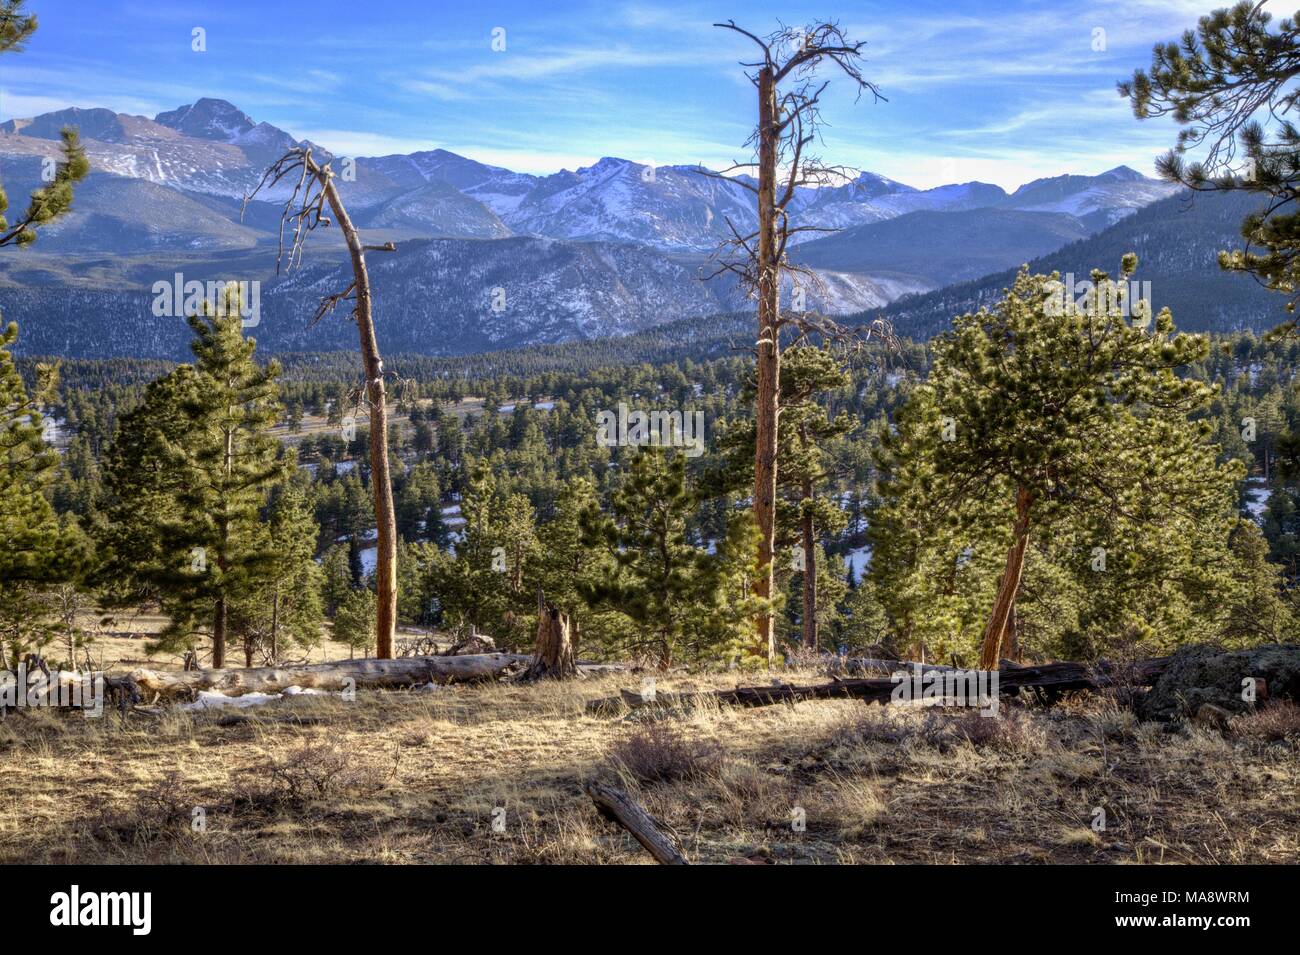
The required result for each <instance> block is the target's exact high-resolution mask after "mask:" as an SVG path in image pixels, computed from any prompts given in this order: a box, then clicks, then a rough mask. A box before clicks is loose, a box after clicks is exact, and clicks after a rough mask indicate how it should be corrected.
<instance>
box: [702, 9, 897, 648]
mask: <svg viewBox="0 0 1300 955" xmlns="http://www.w3.org/2000/svg"><path fill="white" fill-rule="evenodd" d="M714 26H717V27H721V28H723V29H727V30H733V31H735V32H736V33H739V34H740V35H741V36H745V37H748V38H749V39H750V40H752V41H753V42H754V44H755V45H756V46H757V47H758V49H759V52H760V56H759V58H758V59H756V60H753V61H751V62H742V63H741V66H743V67H744V68H745V69H746V70H747V73H746V75H747V76H748V77H749V80H750V82H751V83H753V84H754V87H755V89H756V90H757V91H758V125H757V127H756V128H755V129H754V132H753V134H752V135H751V137H750V139H749V142H748V143H746V145H747V146H751V147H752V148H753V150H754V153H755V157H756V158H755V160H754V161H752V162H746V163H733V164H732V166H731V167H729V168H728V169H725V170H722V171H721V172H720V173H712V174H711V175H716V176H728V175H729V174H731V173H734V172H741V171H745V170H751V171H752V170H753V169H754V168H755V167H756V168H757V170H758V178H757V182H756V183H753V182H749V181H747V180H746V179H740V178H728V181H729V182H732V183H735V184H737V185H741V186H743V187H745V188H746V189H749V190H750V191H751V192H753V193H754V194H755V196H756V198H757V206H758V217H757V228H755V229H754V230H752V231H750V232H748V233H747V234H744V233H742V232H741V231H740V229H738V228H737V227H736V225H735V224H734V223H733V222H731V221H730V219H728V220H727V228H728V230H729V231H730V233H731V239H730V240H729V241H728V242H727V244H726V246H725V247H724V248H725V252H724V255H723V261H721V263H720V265H719V267H718V269H717V270H716V271H715V272H714V273H713V274H712V275H711V276H709V277H710V278H713V277H715V276H717V275H720V274H723V273H726V272H730V273H732V274H735V275H736V276H738V277H739V279H740V281H741V284H742V286H744V287H745V288H746V289H747V290H748V291H749V293H750V294H751V295H752V296H753V297H754V298H756V299H757V301H758V339H757V342H756V349H757V373H756V377H757V392H756V397H755V409H754V410H755V421H756V426H757V440H756V442H755V447H754V504H753V508H754V521H755V523H756V524H757V526H758V531H759V545H758V567H757V574H756V580H755V586H754V592H755V594H756V595H757V596H758V597H759V598H761V599H762V600H764V601H765V602H766V601H769V600H770V599H771V597H772V590H773V586H774V581H773V557H774V551H775V546H776V492H777V481H776V471H777V460H776V457H777V419H778V415H779V414H780V402H779V393H780V388H781V331H782V329H783V328H784V327H786V326H787V325H792V324H793V325H795V326H796V327H797V330H798V333H799V334H800V335H801V336H802V335H805V334H810V333H817V334H822V335H831V336H837V335H839V334H840V333H842V330H841V329H839V328H838V327H837V326H836V327H832V325H833V323H830V322H828V321H826V320H825V319H824V318H819V317H815V316H811V315H809V314H808V313H807V312H806V311H802V312H792V313H790V314H788V315H786V316H782V315H781V276H782V274H783V273H784V274H798V275H802V276H803V277H804V278H805V279H807V280H808V281H810V282H811V283H812V284H813V285H817V284H818V279H817V276H816V275H815V273H813V272H812V271H810V270H808V269H804V268H801V267H799V266H795V265H793V264H792V263H791V262H790V261H789V259H788V258H787V255H786V248H787V246H788V245H789V242H790V238H791V236H793V235H795V234H797V233H800V232H830V231H833V230H831V229H821V228H817V227H815V226H807V225H802V226H795V225H792V224H791V221H790V211H789V210H790V204H791V201H792V200H793V199H794V198H795V196H796V191H797V190H798V189H800V188H808V187H816V186H821V185H827V184H830V183H833V182H842V181H844V180H845V179H846V178H848V177H847V175H846V173H847V170H846V169H845V168H844V167H839V166H832V165H827V164H826V163H823V162H822V161H821V160H819V159H818V158H816V157H814V156H813V155H812V154H811V152H810V148H811V147H812V146H813V145H814V144H815V143H816V142H817V140H818V138H819V137H818V132H817V130H818V126H819V122H820V112H819V108H820V101H821V96H822V93H823V92H824V91H825V89H826V87H827V86H828V85H829V81H827V80H820V81H819V80H818V79H817V78H816V71H817V67H818V66H819V65H820V64H821V63H822V62H823V61H830V62H831V63H832V64H833V65H835V66H837V67H839V69H840V70H841V71H842V72H843V73H844V75H845V76H847V77H848V78H849V81H850V82H851V83H853V85H854V87H855V88H856V91H857V93H858V95H861V93H862V92H863V91H864V90H865V91H867V92H869V93H870V94H871V95H872V96H873V97H874V98H875V99H881V98H882V97H881V96H880V92H879V90H878V89H877V88H876V87H875V85H874V84H872V83H871V82H869V81H868V80H866V79H865V78H864V77H863V76H862V72H861V70H860V68H859V63H860V61H861V57H862V48H863V46H864V45H865V44H863V43H862V42H860V41H859V42H853V41H850V40H849V39H848V38H847V37H845V35H844V32H843V30H841V28H840V26H839V25H838V24H836V23H817V24H814V25H812V26H810V27H808V28H806V29H804V30H795V29H792V28H789V27H782V28H781V29H779V30H777V31H776V32H775V33H772V34H769V35H768V36H766V37H759V36H757V35H755V34H753V33H750V32H749V31H748V30H744V29H742V28H740V27H738V26H737V25H736V22H735V21H734V20H728V21H727V22H726V23H715V24H714ZM706 174H708V173H706ZM778 178H779V179H780V182H779V183H778ZM867 333H868V334H870V330H868V332H867ZM754 623H755V630H756V635H755V636H756V649H757V650H758V651H759V652H760V653H766V655H767V660H768V665H769V666H770V665H771V664H772V663H773V662H774V661H775V658H776V640H775V634H774V628H773V617H772V613H771V609H770V606H768V608H767V609H765V610H764V611H763V612H762V613H760V615H759V616H758V617H757V618H756V619H755V622H754Z"/></svg>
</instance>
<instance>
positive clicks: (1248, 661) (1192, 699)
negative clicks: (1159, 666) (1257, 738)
mask: <svg viewBox="0 0 1300 955" xmlns="http://www.w3.org/2000/svg"><path fill="white" fill-rule="evenodd" d="M1248 678H1253V679H1254V680H1255V681H1256V683H1255V686H1256V700H1255V701H1254V702H1252V700H1251V699H1250V696H1249V694H1248V693H1245V692H1244V691H1245V690H1246V687H1247V684H1246V681H1247V679H1248ZM1266 698H1267V699H1291V700H1300V644H1293V643H1284V644H1279V643H1269V644H1263V645H1261V646H1258V647H1251V648H1250V649H1248V650H1231V651H1224V650H1221V649H1218V648H1216V647H1210V646H1205V645H1203V644H1198V645H1195V646H1190V647H1183V648H1182V649H1180V650H1178V651H1177V652H1176V653H1175V654H1174V655H1173V657H1172V658H1171V659H1170V661H1169V665H1168V666H1167V667H1166V669H1165V671H1164V673H1163V674H1161V676H1160V678H1159V679H1158V680H1157V681H1156V684H1155V686H1153V687H1152V688H1151V691H1150V692H1149V693H1148V694H1147V695H1146V696H1145V697H1144V698H1143V700H1142V702H1141V704H1140V705H1139V714H1140V715H1141V717H1142V719H1144V720H1160V721H1169V720H1177V719H1183V718H1187V717H1192V716H1195V714H1196V713H1197V712H1198V711H1200V710H1201V708H1202V707H1203V706H1205V705H1206V704H1209V705H1210V706H1212V707H1216V708H1218V709H1221V710H1225V711H1227V712H1228V713H1244V712H1246V711H1247V710H1249V709H1252V708H1253V707H1254V705H1255V702H1260V703H1262V702H1263V701H1264V700H1265V699H1266Z"/></svg>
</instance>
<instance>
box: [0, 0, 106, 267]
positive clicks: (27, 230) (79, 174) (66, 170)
mask: <svg viewBox="0 0 1300 955" xmlns="http://www.w3.org/2000/svg"><path fill="white" fill-rule="evenodd" d="M23 4H24V0H0V54H4V53H17V52H18V51H20V50H21V49H22V48H23V44H24V43H26V42H27V40H28V38H30V37H31V35H32V34H33V33H35V32H36V16H35V14H31V13H24V12H23ZM60 137H61V139H62V150H63V160H62V161H61V162H59V163H56V164H55V165H54V168H53V170H52V171H53V175H52V176H51V177H50V179H49V182H48V184H47V185H45V186H42V187H41V188H40V189H37V190H36V191H35V192H33V193H32V195H31V199H30V201H29V202H28V204H27V211H26V212H24V213H23V216H22V218H21V219H19V220H18V221H17V222H15V223H13V224H12V225H11V224H10V223H9V221H8V220H7V219H6V218H5V217H4V213H5V211H6V210H7V209H8V208H9V197H8V196H7V195H6V194H5V191H4V188H3V187H0V246H3V245H9V244H10V243H14V244H15V245H19V246H24V245H30V244H31V243H32V242H34V241H36V230H37V229H38V228H40V227H41V226H43V225H48V224H49V223H51V222H53V221H54V220H55V219H57V218H58V217H59V216H61V215H63V214H64V213H65V212H67V211H68V210H69V209H71V208H72V187H73V184H74V183H77V182H80V181H81V180H82V179H85V178H86V174H87V173H88V172H90V162H89V160H87V159H86V152H85V150H84V149H82V148H81V142H80V140H79V138H78V136H77V131H76V130H75V129H72V128H71V127H64V129H63V130H62V131H61V132H60Z"/></svg>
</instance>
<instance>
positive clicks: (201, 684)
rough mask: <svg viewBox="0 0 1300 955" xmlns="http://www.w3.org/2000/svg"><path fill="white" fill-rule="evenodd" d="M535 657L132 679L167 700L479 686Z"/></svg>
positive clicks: (150, 673) (343, 663) (146, 674)
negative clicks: (204, 693) (294, 690)
mask: <svg viewBox="0 0 1300 955" xmlns="http://www.w3.org/2000/svg"><path fill="white" fill-rule="evenodd" d="M531 660H532V657H531V656H527V655H524V654H518V653H480V654H466V655H462V656H454V657H444V656H422V657H398V658H396V659H392V660H379V659H373V658H366V659H363V660H338V661H335V662H332V663H309V664H306V665H304V666H286V667H251V668H249V669H245V670H240V669H235V668H228V669H220V670H188V671H186V670H150V669H139V670H133V671H131V673H130V676H132V677H134V679H135V682H136V684H137V685H138V686H139V687H140V689H141V690H142V691H144V694H145V695H146V696H147V697H152V696H153V695H154V694H158V696H160V697H161V698H163V699H169V698H176V697H189V696H193V695H194V694H195V693H197V692H198V691H199V690H216V691H218V692H221V693H225V694H226V695H228V696H240V695H242V694H244V693H250V692H258V693H278V692H281V691H283V690H284V689H285V688H287V687H290V686H299V687H302V688H303V689H308V688H315V689H320V690H342V689H347V688H361V687H368V688H375V689H378V688H385V687H387V688H393V687H410V686H418V685H421V684H425V683H476V682H480V681H483V680H495V679H497V678H498V677H500V676H501V675H502V674H503V673H504V672H505V671H507V670H509V669H511V668H512V667H518V666H527V665H528V663H529V662H531Z"/></svg>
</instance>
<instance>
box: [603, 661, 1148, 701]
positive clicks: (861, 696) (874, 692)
mask: <svg viewBox="0 0 1300 955" xmlns="http://www.w3.org/2000/svg"><path fill="white" fill-rule="evenodd" d="M1168 665H1169V658H1168V657H1157V658H1155V659H1151V660H1140V661H1138V662H1136V663H1132V664H1113V663H1110V662H1108V661H1106V660H1102V661H1099V662H1098V663H1095V664H1088V663H1045V664H1041V665H1039V666H1017V667H1014V668H1013V667H1006V668H1003V669H1000V670H998V671H997V676H998V692H999V693H1000V694H1001V693H1005V694H1006V695H1008V696H1015V695H1017V694H1018V693H1020V691H1021V690H1025V689H1030V688H1038V689H1042V690H1046V691H1049V692H1052V693H1062V692H1065V691H1067V690H1098V689H1103V688H1105V687H1111V686H1119V685H1131V686H1150V685H1151V684H1153V683H1155V681H1156V680H1157V679H1158V678H1159V677H1160V674H1161V673H1163V672H1164V670H1165V668H1166V667H1167V666H1168ZM922 672H923V673H931V672H933V673H935V674H936V675H944V676H946V675H948V674H951V673H953V672H955V671H952V670H949V669H947V668H943V667H925V668H922ZM970 672H972V673H974V672H976V671H970ZM911 679H912V673H911V672H909V673H908V680H911ZM933 685H934V687H935V688H936V694H935V696H934V697H933V699H935V700H942V699H944V698H945V696H944V692H945V691H946V690H947V689H950V686H949V684H948V682H947V681H946V680H944V679H935V680H934V683H933ZM898 687H899V681H898V680H895V679H893V678H887V679H855V680H833V681H832V682H830V683H813V684H807V685H803V686H799V685H796V684H792V683H776V684H773V685H771V686H738V687H736V688H735V689H732V690H713V691H708V692H704V693H681V694H677V693H655V694H654V695H653V696H648V697H644V698H642V697H640V696H639V695H638V694H634V693H629V692H627V691H626V690H624V691H622V692H621V693H620V695H619V696H615V697H603V698H601V699H597V700H592V701H591V702H589V703H588V704H587V711H588V712H590V713H597V714H612V713H618V712H621V711H622V709H623V708H624V707H625V706H626V707H631V708H636V707H638V706H664V707H680V706H685V705H689V704H691V703H694V702H697V701H700V700H715V701H717V702H718V703H725V704H728V705H732V706H771V705H773V704H774V703H794V702H798V701H800V700H845V699H853V700H863V701H864V702H868V703H889V702H891V701H892V700H893V698H894V693H895V690H896V689H897V688H898ZM927 699H930V697H927Z"/></svg>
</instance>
